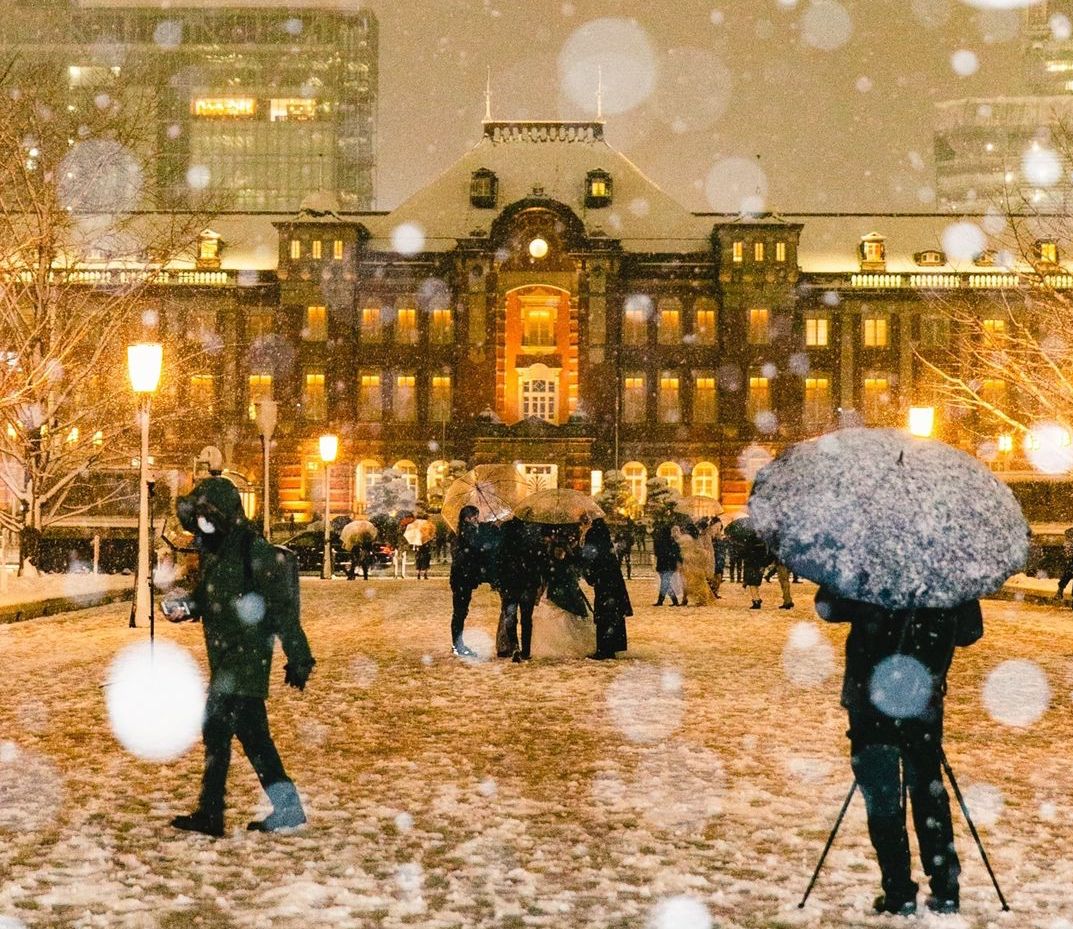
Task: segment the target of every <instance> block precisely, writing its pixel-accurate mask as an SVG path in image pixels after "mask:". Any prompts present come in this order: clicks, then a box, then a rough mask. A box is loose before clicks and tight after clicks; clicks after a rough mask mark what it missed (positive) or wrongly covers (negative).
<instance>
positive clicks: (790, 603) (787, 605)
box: [779, 600, 794, 610]
mask: <svg viewBox="0 0 1073 929" xmlns="http://www.w3.org/2000/svg"><path fill="white" fill-rule="evenodd" d="M793 608H794V601H793V600H788V601H787V602H786V603H784V604H783V605H782V606H780V607H779V609H780V610H792V609H793Z"/></svg>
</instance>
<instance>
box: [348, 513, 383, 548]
mask: <svg viewBox="0 0 1073 929" xmlns="http://www.w3.org/2000/svg"><path fill="white" fill-rule="evenodd" d="M376 535H377V533H376V526H374V525H373V524H372V523H371V522H369V520H367V519H353V520H351V521H350V522H349V523H347V524H346V525H345V526H343V531H342V532H340V533H339V542H340V544H341V545H342V546H343V548H344V549H346V550H347V551H348V552H349V551H353V550H354V547H355V546H356V545H359V544H360V543H361V542H364V541H366V540H368V541H369V542H371V541H372V540H373V539H375V538H376Z"/></svg>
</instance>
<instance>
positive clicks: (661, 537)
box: [652, 526, 682, 572]
mask: <svg viewBox="0 0 1073 929" xmlns="http://www.w3.org/2000/svg"><path fill="white" fill-rule="evenodd" d="M652 554H653V555H655V558H656V571H657V572H659V571H677V570H678V566H679V565H680V564H681V563H682V551H681V549H680V548H679V547H678V543H677V542H675V541H674V539H673V538H671V527H670V526H657V527H656V528H655V529H653V530H652Z"/></svg>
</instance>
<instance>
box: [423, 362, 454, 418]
mask: <svg viewBox="0 0 1073 929" xmlns="http://www.w3.org/2000/svg"><path fill="white" fill-rule="evenodd" d="M428 418H429V420H431V421H432V422H434V423H444V422H447V420H449V419H450V418H451V375H449V374H434V375H433V376H432V390H431V392H430V393H429V399H428Z"/></svg>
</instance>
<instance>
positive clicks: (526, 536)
mask: <svg viewBox="0 0 1073 929" xmlns="http://www.w3.org/2000/svg"><path fill="white" fill-rule="evenodd" d="M547 559H548V555H547V548H546V547H545V545H544V543H543V540H542V539H541V537H540V535H539V529H538V527H537V526H536V524H534V523H525V522H523V521H522V520H520V519H518V518H517V517H514V518H511V519H508V520H507V521H506V522H505V523H504V524H503V526H502V528H501V529H500V536H499V548H498V550H497V551H496V562H495V576H496V588H497V589H498V590H499V598H500V610H499V628H498V630H497V631H496V655H497V657H499V658H512V659H513V660H514V661H528V660H529V659H530V657H531V656H532V642H533V608H534V607H535V606H536V604H537V601H538V600H539V599H540V597H541V594H542V593H543V590H544V584H545V583H546V580H547ZM519 618H520V619H521V626H522V636H521V642H520V643H519V641H518V620H519Z"/></svg>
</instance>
